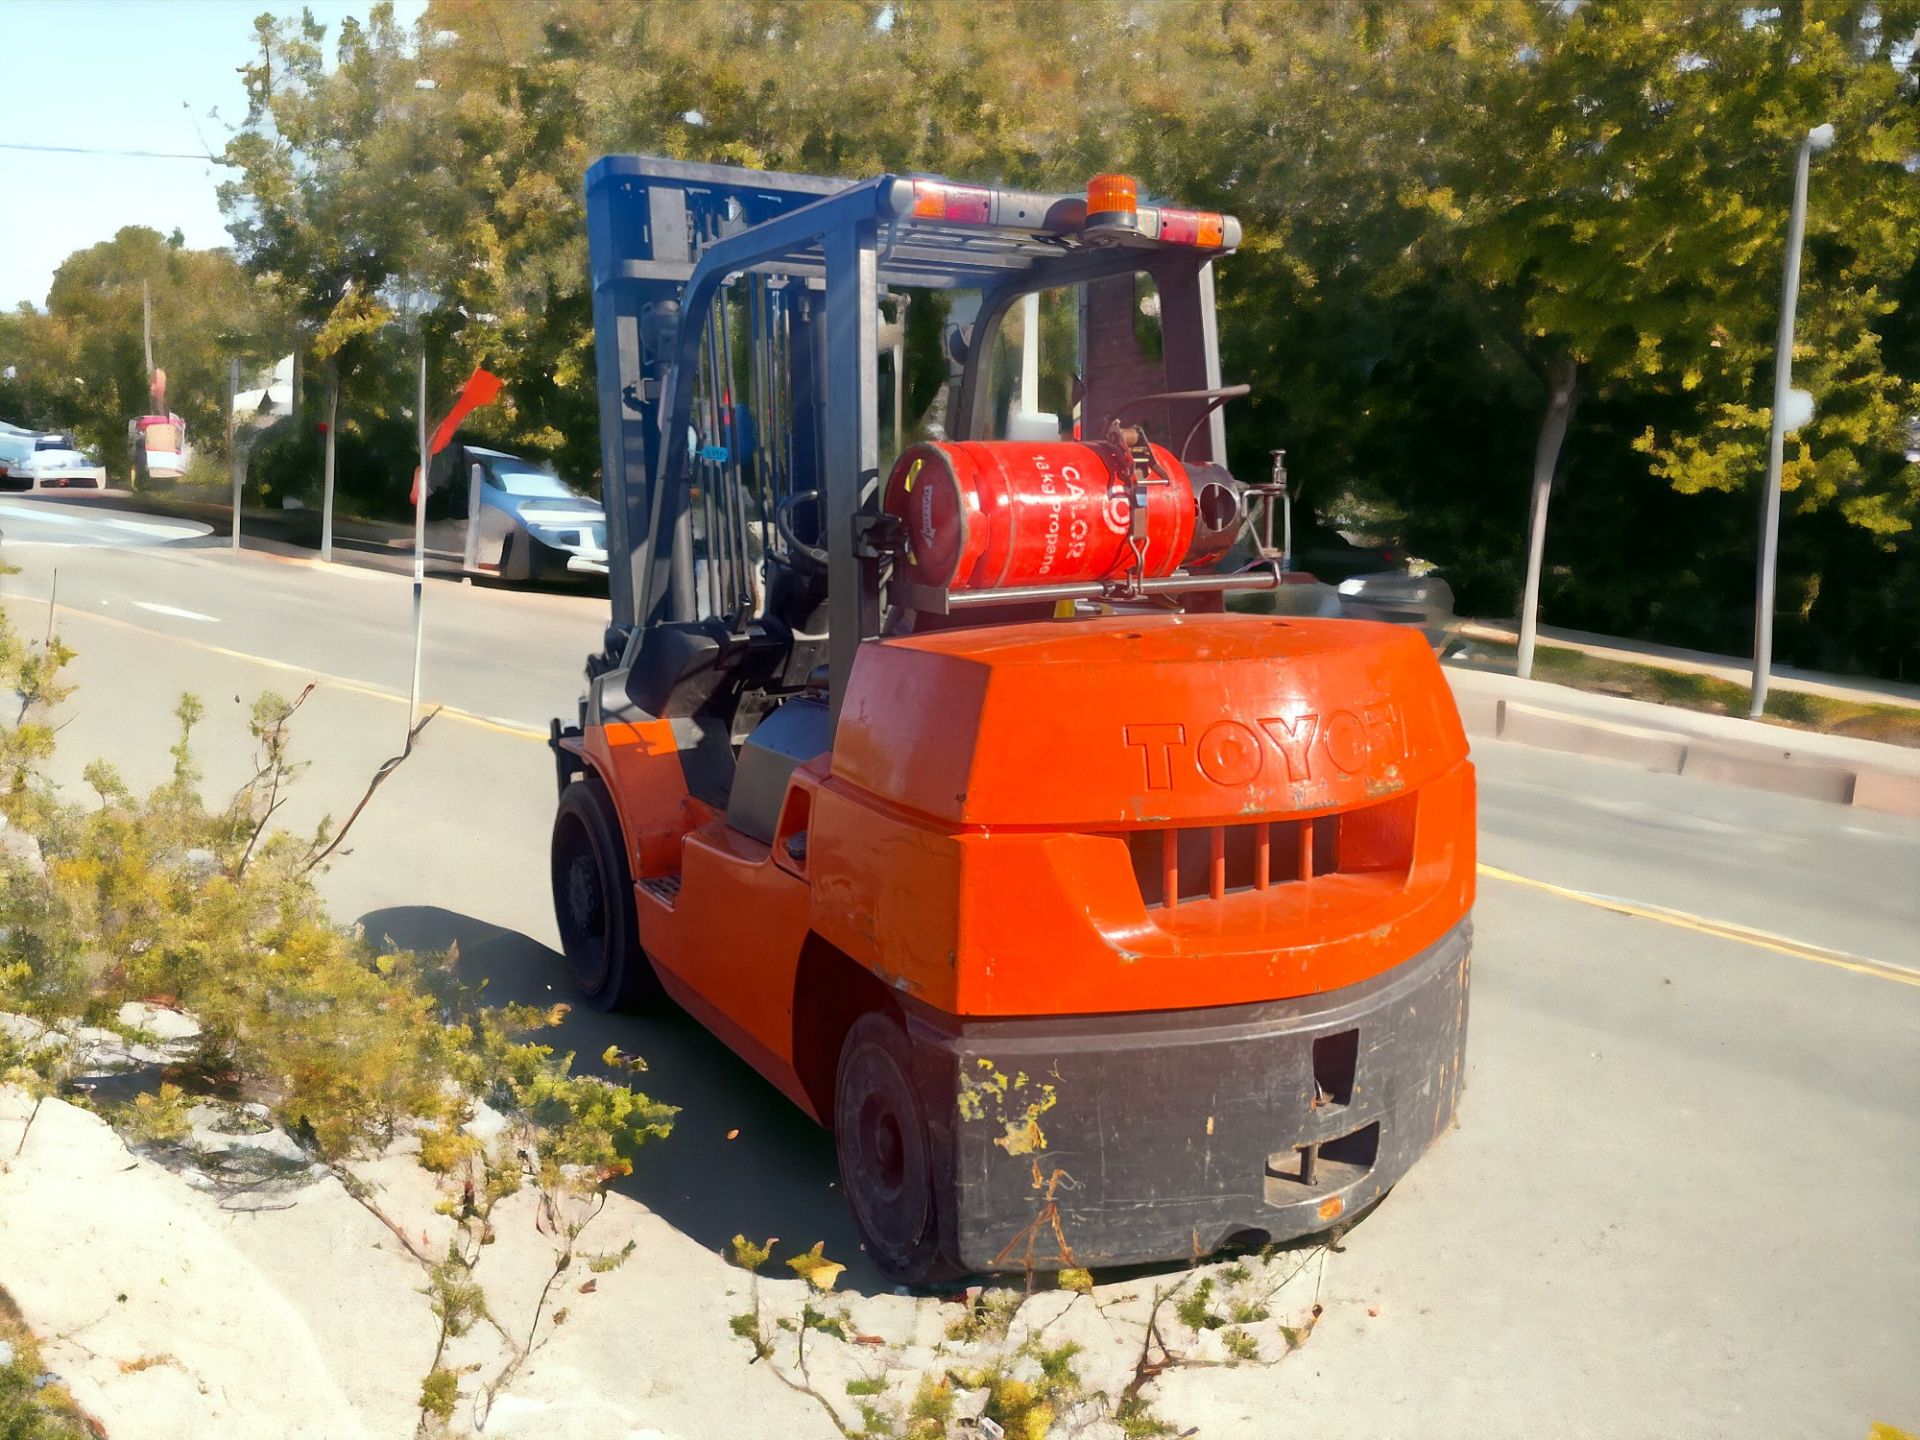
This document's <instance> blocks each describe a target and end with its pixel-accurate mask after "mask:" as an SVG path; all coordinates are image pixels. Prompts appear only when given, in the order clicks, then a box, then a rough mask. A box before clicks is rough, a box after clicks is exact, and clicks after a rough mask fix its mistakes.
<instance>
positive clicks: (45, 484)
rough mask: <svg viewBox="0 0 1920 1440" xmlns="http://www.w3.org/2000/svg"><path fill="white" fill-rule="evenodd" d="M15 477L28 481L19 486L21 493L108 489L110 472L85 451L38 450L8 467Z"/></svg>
mask: <svg viewBox="0 0 1920 1440" xmlns="http://www.w3.org/2000/svg"><path fill="white" fill-rule="evenodd" d="M8 468H9V471H10V473H11V475H12V476H13V477H15V478H16V479H18V478H24V479H25V480H26V482H27V483H26V484H25V485H15V486H14V487H13V488H15V489H21V490H104V489H106V488H107V469H106V466H104V465H102V464H101V463H100V462H99V461H98V460H96V459H95V458H94V457H93V456H91V455H89V454H87V453H86V451H84V450H76V449H70V448H62V449H46V450H35V451H34V452H33V454H31V455H29V456H28V457H27V458H26V459H25V460H23V461H20V462H19V463H18V464H15V465H11V466H9V467H8Z"/></svg>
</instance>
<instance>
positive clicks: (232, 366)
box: [227, 355, 240, 554]
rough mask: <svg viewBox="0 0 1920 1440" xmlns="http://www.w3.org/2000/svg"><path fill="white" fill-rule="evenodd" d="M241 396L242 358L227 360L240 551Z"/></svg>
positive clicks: (229, 453) (230, 447) (229, 441)
mask: <svg viewBox="0 0 1920 1440" xmlns="http://www.w3.org/2000/svg"><path fill="white" fill-rule="evenodd" d="M239 395H240V357H239V356H238V355H234V356H230V357H228V360H227V468H228V469H230V470H231V471H232V472H233V547H232V548H233V550H234V552H235V553H236V554H237V553H238V552H239V549H240V417H239V415H237V414H236V413H235V410H234V407H235V406H236V405H238V403H239Z"/></svg>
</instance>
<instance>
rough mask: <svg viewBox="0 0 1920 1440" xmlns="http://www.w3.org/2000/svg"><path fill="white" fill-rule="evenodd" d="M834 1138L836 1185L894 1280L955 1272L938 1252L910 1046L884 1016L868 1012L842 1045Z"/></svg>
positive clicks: (929, 1159) (930, 1162) (928, 1152)
mask: <svg viewBox="0 0 1920 1440" xmlns="http://www.w3.org/2000/svg"><path fill="white" fill-rule="evenodd" d="M833 1098H834V1106H833V1119H834V1124H833V1143H834V1150H835V1151H836V1153H837V1154H838V1156H839V1160H840V1188H841V1189H843V1190H844V1191H846V1195H847V1203H848V1204H849V1205H850V1206H851V1207H852V1209H853V1220H854V1224H855V1225H857V1226H858V1227H859V1230H860V1238H861V1239H862V1240H863V1241H865V1242H866V1247H867V1254H869V1255H870V1256H872V1257H873V1259H874V1262H875V1263H876V1264H878V1265H879V1267H880V1268H881V1269H882V1270H884V1271H885V1272H886V1273H887V1275H888V1276H889V1277H890V1278H892V1279H893V1280H895V1281H897V1282H899V1283H901V1284H903V1285H924V1284H927V1283H929V1282H930V1281H933V1280H938V1279H944V1278H946V1277H947V1276H948V1275H950V1274H953V1273H955V1271H954V1267H953V1266H952V1265H951V1264H950V1263H948V1262H947V1261H946V1260H945V1258H944V1257H943V1256H942V1255H941V1253H940V1217H939V1206H938V1203H937V1201H936V1198H935V1194H934V1155H933V1146H932V1144H931V1142H930V1139H929V1136H928V1134H927V1125H926V1118H925V1116H923V1115H922V1114H921V1111H920V1100H919V1095H918V1092H917V1091H916V1090H915V1089H914V1084H913V1048H912V1046H911V1045H910V1044H909V1043H908V1041H907V1037H906V1035H905V1033H904V1032H903V1031H902V1030H901V1028H900V1026H899V1023H898V1022H897V1021H895V1020H894V1019H893V1017H892V1016H890V1015H885V1014H880V1013H877V1012H872V1011H870V1012H868V1013H867V1014H865V1015H862V1016H861V1017H860V1018H859V1019H858V1020H856V1021H854V1022H853V1027H852V1029H850V1030H848V1031H847V1038H846V1040H845V1041H844V1042H843V1043H842V1044H841V1047H840V1068H839V1072H838V1076H837V1078H836V1080H835V1082H834V1097H833Z"/></svg>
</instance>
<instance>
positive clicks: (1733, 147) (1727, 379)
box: [1435, 0, 1920, 674]
mask: <svg viewBox="0 0 1920 1440" xmlns="http://www.w3.org/2000/svg"><path fill="white" fill-rule="evenodd" d="M1537 13H1538V20H1539V29H1538V32H1537V36H1536V37H1535V39H1534V40H1533V42H1532V44H1531V45H1530V46H1529V48H1528V50H1527V51H1525V52H1523V53H1522V54H1521V56H1520V63H1518V64H1515V65H1512V66H1508V67H1504V68H1490V69H1489V70H1488V71H1487V72H1486V75H1485V84H1484V92H1483V93H1484V103H1483V104H1481V105H1479V106H1477V107H1475V108H1474V110H1473V111H1472V112H1471V113H1472V114H1473V115H1474V116H1475V117H1476V119H1477V121H1478V123H1473V122H1471V121H1470V122H1469V123H1468V124H1467V125H1466V126H1465V127H1463V131H1462V139H1463V141H1464V142H1465V143H1463V144H1462V145H1461V146H1460V148H1459V149H1458V150H1457V152H1456V154H1455V157H1454V161H1453V164H1452V165H1451V166H1450V167H1449V168H1450V170H1451V173H1452V179H1453V183H1452V184H1451V185H1449V186H1448V187H1447V192H1448V195H1450V196H1451V197H1452V198H1450V199H1446V200H1445V202H1444V203H1445V209H1446V211H1447V212H1449V213H1448V214H1447V216H1446V218H1447V219H1448V220H1449V222H1450V223H1449V225H1448V226H1446V227H1445V228H1444V229H1443V230H1442V231H1440V232H1439V233H1438V234H1437V235H1436V236H1435V240H1436V242H1437V243H1438V244H1441V245H1444V246H1446V247H1448V248H1451V249H1454V250H1455V252H1456V253H1457V255H1458V258H1459V263H1461V264H1462V265H1463V267H1464V268H1465V269H1466V271H1467V272H1468V273H1469V274H1470V275H1472V276H1473V277H1474V278H1475V279H1476V280H1477V281H1478V282H1479V283H1480V284H1482V285H1483V286H1484V287H1485V298H1486V303H1487V305H1488V308H1489V313H1490V314H1491V315H1494V316H1497V317H1498V321H1499V323H1500V325H1501V327H1502V328H1504V329H1506V330H1508V331H1509V332H1510V333H1511V334H1512V335H1513V337H1514V340H1513V343H1514V344H1515V347H1516V349H1518V350H1519V351H1520V352H1521V353H1524V354H1525V355H1527V356H1528V358H1529V359H1530V361H1531V362H1532V363H1533V364H1534V366H1535V367H1536V368H1537V369H1538V371H1539V373H1540V374H1541V376H1542V379H1543V382H1544V391H1545V404H1544V406H1543V407H1542V411H1541V420H1540V426H1539V438H1538V442H1537V444H1536V448H1535V458H1534V467H1533V502H1532V510H1531V521H1530V526H1529V556H1530V562H1529V566H1528V576H1527V582H1526V590H1525V594H1524V597H1523V601H1522V610H1521V626H1522V630H1521V634H1522V638H1521V661H1520V664H1521V673H1522V674H1525V673H1526V672H1527V669H1528V666H1529V663H1530V660H1531V652H1532V639H1533V626H1534V618H1535V604H1536V599H1537V593H1538V588H1539V582H1540V568H1541V552H1542V550H1543V547H1544V539H1545V535H1544V532H1545V523H1546V510H1547V499H1548V495H1549V493H1550V491H1551V488H1552V484H1553V479H1554V475H1555V473H1556V471H1557V469H1558V467H1559V461H1560V455H1561V447H1562V442H1563V441H1564V438H1565V436H1566V433H1567V428H1568V422H1569V421H1570V419H1571V417H1572V412H1573V407H1574V405H1575V404H1576V403H1577V401H1578V398H1579V396H1580V394H1581V393H1582V390H1583V389H1585V390H1599V389H1606V388H1608V387H1616V386H1630V387H1631V388H1632V389H1633V390H1634V391H1635V392H1637V393H1639V394H1642V395H1661V394H1664V395H1684V396H1691V397H1692V404H1691V406H1690V407H1689V408H1688V411H1687V412H1686V413H1685V414H1684V416H1683V417H1682V416H1676V420H1677V421H1678V423H1676V424H1674V425H1673V426H1672V428H1669V429H1666V430H1664V431H1660V430H1655V429H1654V428H1652V427H1648V428H1647V429H1646V430H1645V431H1644V432H1643V433H1642V435H1641V437H1640V440H1639V448H1640V449H1641V450H1642V451H1643V452H1644V453H1645V454H1647V455H1648V456H1649V457H1650V459H1651V463H1652V467H1653V470H1654V473H1656V474H1657V475H1660V476H1661V477H1663V478H1665V479H1667V480H1669V481H1670V482H1671V483H1672V484H1673V485H1674V486H1675V487H1676V488H1677V489H1680V490H1682V491H1683V492H1689V491H1699V490H1704V489H1721V490H1733V489H1746V488H1750V487H1751V486H1752V485H1753V484H1755V483H1756V482H1757V481H1758V480H1759V479H1760V478H1761V475H1762V473H1763V471H1764V446H1765V437H1766V430H1767V424H1768V418H1769V412H1768V409H1767V407H1766V405H1765V404H1764V403H1763V397H1764V394H1765V392H1764V389H1763V388H1762V385H1763V383H1764V382H1763V378H1762V377H1763V374H1764V371H1765V362H1766V360H1767V358H1768V356H1769V350H1770V331H1771V327H1772V324H1773V322H1774V319H1775V309H1774V306H1775V303H1776V302H1775V296H1776V294H1777V288H1776V287H1777V280H1776V277H1777V276H1778V274H1779V269H1780V246H1781V239H1782V231H1783V225H1782V216H1783V214H1784V201H1785V195H1786V192H1787V189H1788V188H1789V187H1790V176H1791V167H1792V159H1793V154H1794V150H1795V147H1796V146H1797V144H1798V142H1799V139H1800V137H1801V136H1803V135H1804V134H1805V133H1806V131H1807V129H1808V128H1810V127H1811V126H1813V125H1815V124H1818V123H1820V122H1822V121H1823V120H1828V119H1831V120H1832V121H1833V122H1834V123H1835V124H1836V125H1837V126H1838V127H1840V129H1841V133H1842V135H1843V137H1846V136H1850V137H1851V138H1850V139H1847V138H1843V139H1842V141H1841V143H1840V145H1839V146H1837V147H1836V150H1835V153H1834V156H1833V157H1832V161H1833V163H1832V164H1831V165H1828V164H1825V163H1823V165H1822V180H1823V185H1822V189H1821V203H1820V206H1819V216H1820V218H1819V221H1818V222H1817V225H1816V226H1815V234H1816V235H1817V236H1819V237H1821V240H1820V242H1818V248H1817V249H1816V252H1815V254H1816V257H1817V258H1816V259H1815V261H1814V263H1813V264H1811V265H1809V267H1808V270H1809V278H1810V281H1811V283H1810V284H1809V287H1808V292H1809V293H1808V295H1807V298H1806V300H1805V301H1804V302H1803V304H1804V310H1803V314H1804V316H1805V319H1804V321H1803V330H1802V335H1803V337H1804V339H1805V341H1806V344H1805V364H1804V365H1803V366H1802V370H1801V374H1802V377H1803V383H1806V382H1807V381H1811V382H1812V385H1813V387H1814V388H1815V391H1816V393H1817V394H1819V395H1820V396H1821V398H1822V416H1821V419H1820V420H1819V421H1818V422H1817V423H1816V424H1815V425H1814V426H1812V427H1811V428H1810V429H1809V430H1808V431H1807V432H1805V433H1804V434H1803V435H1802V436H1801V437H1799V442H1798V444H1797V445H1796V447H1795V448H1796V453H1795V454H1794V455H1793V456H1792V457H1791V458H1790V460H1789V462H1788V474H1787V478H1786V481H1785V483H1786V484H1787V486H1788V488H1790V489H1800V490H1801V491H1802V508H1813V507H1817V506H1820V505H1823V504H1828V503H1837V504H1838V505H1839V507H1840V509H1841V511H1842V513H1843V514H1844V515H1846V517H1847V518H1848V520H1849V521H1850V522H1852V523H1855V524H1859V525H1862V526H1864V527H1866V528H1869V529H1873V530H1877V531H1880V532H1882V533H1886V532H1892V531H1898V530H1902V529H1905V528H1908V527H1909V526H1910V525H1911V524H1912V517H1913V514H1914V512H1915V509H1916V504H1915V502H1916V500H1920V491H1917V490H1916V489H1915V485H1916V483H1917V480H1920V477H1916V476H1915V475H1914V473H1913V471H1912V467H1901V466H1899V465H1897V464H1894V463H1891V457H1894V456H1896V455H1897V446H1896V441H1897V436H1898V430H1899V425H1900V421H1901V417H1902V416H1903V414H1905V413H1910V412H1911V408H1912V405H1913V403H1914V396H1913V391H1912V388H1911V386H1909V385H1907V384H1906V383H1905V382H1903V381H1902V380H1900V379H1899V377H1897V376H1893V375H1890V374H1888V372H1887V371H1886V369H1885V367H1884V366H1883V365H1882V364H1881V362H1880V358H1879V355H1878V349H1877V344H1876V342H1875V339H1874V336H1873V332H1872V330H1871V321H1872V320H1873V319H1875V318H1877V317H1878V316H1879V315H1880V314H1881V313H1882V312H1883V310H1884V308H1885V305H1884V302H1883V301H1882V300H1881V298H1880V291H1879V288H1878V287H1879V286H1880V285H1881V284H1882V283H1884V282H1885V281H1887V280H1890V279H1892V278H1895V277H1897V276H1899V275H1900V274H1902V273H1904V271H1905V270H1906V269H1907V267H1908V266H1909V265H1911V263H1912V261H1913V256H1914V247H1915V235H1916V227H1920V194H1916V187H1915V186H1914V185H1913V183H1912V177H1911V175H1910V174H1908V173H1907V171H1906V170H1905V167H1904V165H1903V163H1902V162H1903V161H1905V160H1907V159H1908V158H1909V157H1910V156H1912V155H1913V154H1914V153H1916V151H1920V129H1916V124H1917V123H1920V118H1917V116H1916V112H1915V110H1914V106H1913V85H1912V77H1911V75H1910V74H1906V73H1904V72H1903V71H1902V70H1901V69H1900V68H1897V65H1896V61H1895V58H1894V55H1893V54H1892V53H1891V52H1890V49H1889V47H1888V45H1887V44H1886V40H1885V36H1884V35H1883V34H1882V27H1881V23H1880V19H1879V16H1880V9H1879V7H1878V6H1876V5H1875V4H1873V3H1871V0H1854V3H1832V4H1808V5H1789V6H1784V7H1781V8H1780V9H1779V10H1776V11H1754V10H1750V9H1745V8H1741V7H1736V6H1731V5H1708V6H1697V7H1693V8H1691V9H1687V10H1675V9H1673V8H1672V7H1669V6H1666V5H1662V4H1658V3H1656V0H1595V3H1590V4H1586V5H1581V6H1578V7H1570V8H1565V7H1543V8H1542V9H1541V10H1539V11H1538V12H1537ZM1436 198H1441V197H1440V196H1439V193H1438V192H1436ZM1903 469H1904V472H1905V473H1904V474H1903V473H1902V471H1903Z"/></svg>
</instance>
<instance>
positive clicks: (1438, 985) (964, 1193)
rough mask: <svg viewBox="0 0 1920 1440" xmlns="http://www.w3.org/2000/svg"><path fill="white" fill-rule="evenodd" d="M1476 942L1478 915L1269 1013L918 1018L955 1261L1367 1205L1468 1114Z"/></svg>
mask: <svg viewBox="0 0 1920 1440" xmlns="http://www.w3.org/2000/svg"><path fill="white" fill-rule="evenodd" d="M1471 948H1472V926H1471V921H1463V922H1462V923H1461V924H1460V925H1459V926H1458V927H1456V928H1455V929H1454V930H1452V931H1451V932H1449V933H1448V934H1447V935H1446V936H1445V937H1443V938H1442V939H1441V940H1440V941H1439V942H1438V943H1436V944H1434V945H1432V946H1430V947H1429V948H1427V949H1426V950H1423V951H1421V952H1420V953H1419V954H1418V955H1415V956H1414V957H1412V958H1411V959H1409V960H1407V961H1405V962H1403V963H1402V964H1400V965H1398V966H1395V967H1394V968H1393V969H1391V970H1389V971H1386V972H1384V973H1382V974H1380V975H1376V976H1374V977H1373V978H1371V979H1369V980H1367V981H1364V982H1362V983H1361V984H1358V985H1354V986H1350V987H1348V988H1347V989H1344V990H1339V991H1336V992H1334V993H1332V994H1328V995H1314V996H1306V997H1303V998H1300V999H1296V1000H1283V1001H1275V1002H1271V1003H1266V1004H1259V1005H1240V1006H1228V1007H1222V1008H1217V1009H1207V1010H1185V1011H1163V1012H1153V1013H1145V1014H1134V1015H1099V1016H1080V1017H1062V1018H1045V1019H1023V1020H999V1021H983V1022H960V1021H956V1020H954V1019H953V1018H952V1017H950V1016H942V1015H939V1014H936V1013H931V1012H919V1013H915V1014H913V1015H911V1016H909V1026H908V1028H909V1032H910V1034H911V1036H912V1039H913V1042H914V1048H915V1051H916V1066H917V1070H918V1074H917V1076H916V1079H917V1081H918V1083H919V1084H920V1085H921V1087H922V1100H923V1105H924V1110H923V1113H924V1114H925V1115H926V1116H927V1118H928V1123H929V1128H930V1130H931V1132H932V1133H931V1134H930V1136H929V1139H930V1140H931V1141H932V1148H933V1151H934V1155H935V1157H936V1166H937V1171H938V1174H937V1179H936V1191H937V1197H936V1198H937V1203H938V1208H939V1211H940V1225H941V1230H942V1241H943V1244H942V1247H941V1248H942V1251H943V1253H944V1255H945V1256H946V1258H947V1259H948V1260H949V1261H950V1262H951V1263H954V1264H956V1265H957V1266H959V1267H960V1268H962V1269H964V1270H969V1271H980V1272H985V1271H994V1270H1019V1269H1022V1268H1023V1267H1024V1265H1025V1264H1026V1261H1027V1257H1028V1254H1029V1239H1031V1241H1032V1249H1031V1255H1032V1259H1033V1262H1034V1263H1035V1264H1036V1265H1037V1266H1038V1267H1040V1268H1042V1269H1052V1268H1057V1267H1058V1266H1061V1265H1064V1264H1069V1263H1071V1264H1078V1265H1126V1264H1137V1263H1144V1262H1150V1261H1165V1260H1186V1259H1191V1258H1193V1257H1196V1256H1201V1255H1207V1254H1210V1253H1212V1252H1213V1251H1215V1250H1217V1249H1219V1248H1221V1247H1222V1246H1224V1245H1227V1244H1230V1243H1263V1242H1265V1241H1269V1240H1274V1241H1281V1240H1291V1239H1296V1238H1298V1237H1301V1236H1305V1235H1312V1234H1315V1233H1318V1232H1321V1231H1325V1230H1328V1229H1331V1228H1333V1227H1334V1226H1336V1225H1338V1224H1340V1223H1341V1221H1342V1220H1343V1219H1345V1218H1348V1217H1351V1216H1353V1215H1356V1214H1358V1213H1359V1212H1360V1211H1362V1210H1364V1209H1365V1208H1366V1207H1367V1206H1368V1205H1369V1204H1371V1203H1372V1202H1373V1201H1374V1200H1376V1199H1378V1198H1379V1197H1380V1196H1381V1195H1383V1194H1385V1193H1386V1191H1387V1190H1388V1189H1389V1188H1390V1187H1391V1186H1392V1185H1393V1184H1394V1183H1395V1182H1396V1181H1398V1180H1399V1179H1400V1177H1401V1176H1402V1175H1404V1174H1405V1173H1406V1172H1407V1170H1408V1169H1409V1168H1410V1167H1411V1166H1412V1165H1413V1162H1414V1161H1415V1160H1417V1159H1419V1158H1420V1156H1421V1155H1422V1154H1423V1153H1425V1151H1426V1149H1427V1147H1428V1146H1429V1145H1431V1144H1432V1143H1433V1141H1434V1140H1435V1139H1436V1138H1438V1137H1439V1136H1440V1134H1441V1133H1442V1132H1444V1131H1445V1130H1446V1129H1447V1127H1448V1125H1449V1124H1450V1123H1451V1121H1452V1119H1453V1114H1454V1107H1455V1104H1456V1102H1457V1100H1458V1098H1459V1093H1460V1085H1461V1061H1462V1054H1463V1051H1464V1048H1465V1044H1466V1030H1467V981H1468V970H1469V957H1470V953H1471ZM1036 1142H1039V1143H1036ZM1049 1187H1051V1193H1052V1203H1053V1204H1054V1205H1055V1206H1057V1219H1058V1225H1059V1229H1058V1232H1057V1233H1056V1231H1055V1228H1054V1223H1053V1222H1054V1219H1055V1216H1054V1214H1053V1213H1050V1212H1049V1211H1048V1209H1047V1204H1048V1200H1047V1196H1048V1191H1049ZM1036 1223H1037V1228H1036ZM1061 1237H1064V1239H1065V1242H1066V1246H1067V1248H1068V1249H1069V1250H1070V1252H1071V1258H1068V1257H1067V1256H1063V1255H1062V1254H1061V1253H1060V1238H1061Z"/></svg>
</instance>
